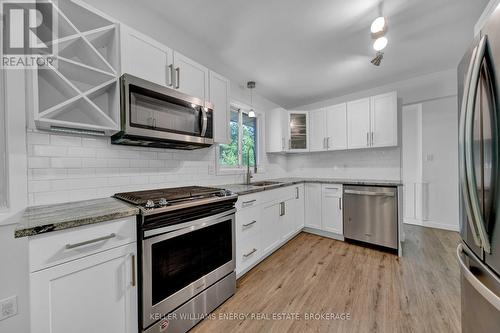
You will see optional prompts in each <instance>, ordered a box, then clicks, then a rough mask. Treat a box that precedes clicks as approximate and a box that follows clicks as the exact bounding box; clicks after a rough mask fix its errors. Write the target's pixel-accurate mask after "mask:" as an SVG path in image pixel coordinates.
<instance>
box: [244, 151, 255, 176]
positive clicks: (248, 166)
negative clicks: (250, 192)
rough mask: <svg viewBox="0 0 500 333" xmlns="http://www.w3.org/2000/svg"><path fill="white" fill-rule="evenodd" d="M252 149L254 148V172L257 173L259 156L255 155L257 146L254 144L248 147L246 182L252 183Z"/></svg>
mask: <svg viewBox="0 0 500 333" xmlns="http://www.w3.org/2000/svg"><path fill="white" fill-rule="evenodd" d="M250 149H251V150H253V173H254V174H256V173H257V156H255V148H254V147H253V146H250V147H248V150H247V174H246V183H245V184H247V185H250V181H251V179H252V177H253V176H252V174H251V173H250Z"/></svg>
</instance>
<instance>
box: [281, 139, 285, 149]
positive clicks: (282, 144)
mask: <svg viewBox="0 0 500 333" xmlns="http://www.w3.org/2000/svg"><path fill="white" fill-rule="evenodd" d="M281 149H282V150H285V138H284V137H282V138H281Z"/></svg>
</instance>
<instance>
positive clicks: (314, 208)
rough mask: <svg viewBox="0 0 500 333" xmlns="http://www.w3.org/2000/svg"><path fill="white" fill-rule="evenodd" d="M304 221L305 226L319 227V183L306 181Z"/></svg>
mask: <svg viewBox="0 0 500 333" xmlns="http://www.w3.org/2000/svg"><path fill="white" fill-rule="evenodd" d="M304 187H305V194H304V197H305V221H304V225H305V226H306V227H310V228H315V229H321V184H314V183H306V184H305V185H304Z"/></svg>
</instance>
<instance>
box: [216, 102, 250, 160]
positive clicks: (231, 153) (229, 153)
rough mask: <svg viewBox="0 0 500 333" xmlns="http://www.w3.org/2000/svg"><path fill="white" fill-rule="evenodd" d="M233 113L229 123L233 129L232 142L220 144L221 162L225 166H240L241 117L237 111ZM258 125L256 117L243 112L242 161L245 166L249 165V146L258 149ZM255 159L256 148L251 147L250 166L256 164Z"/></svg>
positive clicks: (231, 129)
mask: <svg viewBox="0 0 500 333" xmlns="http://www.w3.org/2000/svg"><path fill="white" fill-rule="evenodd" d="M240 112H241V111H240ZM231 114H232V115H231V122H230V123H229V126H230V131H231V143H229V144H227V145H220V148H219V149H220V151H219V164H220V165H221V166H224V167H238V166H239V155H238V139H239V137H238V133H239V121H238V118H239V117H238V113H237V112H231ZM256 125H257V121H256V118H249V117H248V116H247V114H246V113H243V114H242V140H241V147H242V156H241V162H242V165H243V166H246V165H247V155H248V151H249V148H251V147H254V149H255V150H256V138H257V135H256V134H257V130H256V127H257V126H256ZM255 153H257V152H255ZM253 161H254V150H252V149H250V166H253V165H254V163H253Z"/></svg>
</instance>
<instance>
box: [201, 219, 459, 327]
mask: <svg viewBox="0 0 500 333" xmlns="http://www.w3.org/2000/svg"><path fill="white" fill-rule="evenodd" d="M405 232H406V242H405V243H404V247H403V254H404V256H403V257H402V258H398V257H397V256H395V255H392V254H388V253H384V252H380V251H377V250H373V249H368V248H364V247H360V246H357V245H352V244H348V243H345V242H340V241H335V240H331V239H328V238H324V237H320V236H315V235H311V234H308V233H300V234H299V235H298V236H297V237H295V238H294V239H293V240H291V241H290V242H288V243H287V244H286V245H284V246H283V247H282V248H280V249H279V250H278V251H276V252H275V253H274V254H272V255H271V256H270V257H269V258H267V259H266V260H265V261H263V262H262V263H260V264H259V265H258V266H256V267H255V268H254V269H253V270H251V271H250V272H249V273H247V274H246V275H245V276H243V277H242V278H241V279H240V280H238V284H237V291H236V294H235V295H234V296H233V297H231V298H230V299H229V300H227V301H226V302H225V303H224V304H223V305H222V306H220V307H219V308H218V309H217V310H216V311H215V312H214V313H213V316H214V317H215V318H210V319H205V320H204V321H203V322H201V323H200V324H198V325H197V326H196V327H195V328H193V330H192V331H191V332H196V333H202V332H245V333H249V332H459V331H460V279H459V266H458V263H457V261H456V258H455V248H456V245H457V244H458V241H459V235H458V234H457V233H455V232H449V231H443V230H437V229H430V228H423V227H417V226H407V225H405ZM252 313H253V314H254V316H257V315H259V316H261V317H260V318H255V317H254V319H252V318H250V316H251V314H252ZM279 313H289V314H293V313H298V317H299V320H297V319H294V318H282V320H273V317H272V315H273V314H279ZM310 313H315V314H322V313H323V314H325V313H337V314H339V313H349V315H350V319H349V320H339V319H329V320H328V319H321V318H320V319H311V318H310V319H309V320H306V319H305V316H306V314H310ZM231 314H237V315H238V316H245V315H248V317H247V318H246V319H245V318H233V319H227V317H226V319H219V318H223V316H228V315H231ZM292 316H295V315H292Z"/></svg>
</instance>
